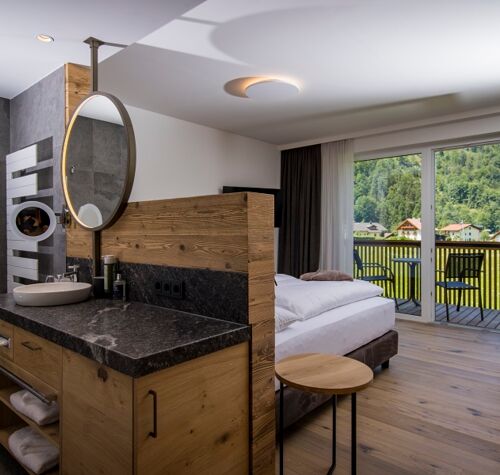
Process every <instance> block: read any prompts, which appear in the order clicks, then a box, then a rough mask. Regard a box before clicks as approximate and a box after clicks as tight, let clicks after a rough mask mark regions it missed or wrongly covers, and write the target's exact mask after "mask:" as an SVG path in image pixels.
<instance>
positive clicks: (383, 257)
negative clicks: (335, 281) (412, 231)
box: [354, 238, 500, 310]
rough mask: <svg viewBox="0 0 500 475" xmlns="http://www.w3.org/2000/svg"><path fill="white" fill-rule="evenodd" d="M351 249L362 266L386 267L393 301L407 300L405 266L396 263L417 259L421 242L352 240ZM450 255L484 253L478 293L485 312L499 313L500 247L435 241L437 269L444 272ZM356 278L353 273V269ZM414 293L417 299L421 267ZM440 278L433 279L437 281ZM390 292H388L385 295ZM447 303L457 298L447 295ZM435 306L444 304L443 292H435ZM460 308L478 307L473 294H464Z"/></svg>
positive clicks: (407, 274)
mask: <svg viewBox="0 0 500 475" xmlns="http://www.w3.org/2000/svg"><path fill="white" fill-rule="evenodd" d="M354 248H355V249H356V250H357V251H358V253H359V255H360V257H361V259H362V260H363V262H364V263H378V264H382V265H384V266H387V267H389V268H390V269H392V271H393V272H394V275H395V278H396V297H397V298H398V299H406V298H408V295H409V293H410V288H409V286H410V282H409V272H408V265H407V264H405V263H395V262H393V259H394V258H397V257H420V241H392V240H387V241H386V240H371V239H358V238H355V239H354ZM450 252H454V253H461V254H472V253H478V252H480V253H483V254H484V260H483V267H482V270H483V272H482V278H481V291H482V296H483V306H484V308H490V309H495V310H499V309H500V243H498V242H490V241H478V242H457V241H436V269H440V270H444V268H445V266H446V260H447V258H448V254H449V253H450ZM354 275H356V269H354ZM415 277H416V282H415V290H416V296H417V298H418V299H420V298H421V285H420V284H421V279H422V275H421V266H417V268H416V275H415ZM441 277H442V276H439V275H438V276H436V280H439V279H440V278H441ZM390 290H391V289H388V295H389V296H392V294H391V293H390ZM448 297H449V302H450V303H452V304H456V298H457V295H455V292H449V296H448ZM436 303H444V291H443V289H441V288H437V289H436ZM462 305H464V306H469V307H478V306H479V301H478V295H477V292H476V291H469V292H463V296H462Z"/></svg>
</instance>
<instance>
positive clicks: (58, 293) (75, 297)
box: [13, 282, 92, 307]
mask: <svg viewBox="0 0 500 475" xmlns="http://www.w3.org/2000/svg"><path fill="white" fill-rule="evenodd" d="M91 289H92V286H91V285H90V284H87V283H85V282H51V283H47V284H30V285H23V286H21V287H16V288H15V289H14V290H13V294H14V300H15V302H16V303H17V304H18V305H22V306H24V307H52V306H54V305H69V304H72V303H78V302H83V301H84V300H87V299H88V298H89V296H90V291H91Z"/></svg>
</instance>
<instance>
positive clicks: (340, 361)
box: [275, 353, 373, 475]
mask: <svg viewBox="0 0 500 475" xmlns="http://www.w3.org/2000/svg"><path fill="white" fill-rule="evenodd" d="M275 371H276V377H277V378H278V380H279V382H280V434H279V445H280V461H279V463H280V475H283V471H284V456H283V445H284V444H283V438H284V417H283V415H284V389H285V385H286V386H287V387H292V388H296V389H299V390H302V391H306V392H312V393H322V394H330V395H331V396H332V410H333V416H332V465H331V467H330V469H329V470H328V475H331V474H332V473H333V472H334V470H335V465H336V455H337V454H336V445H337V396H338V395H342V394H350V395H351V473H352V474H355V473H356V450H357V442H356V393H357V392H358V391H361V390H362V389H365V388H366V387H367V386H368V385H369V384H370V383H371V382H372V381H373V371H372V370H371V369H370V368H369V367H368V366H366V365H365V364H364V363H361V362H359V361H356V360H353V359H351V358H347V357H345V356H337V355H327V354H323V353H304V354H299V355H293V356H290V357H288V358H285V359H283V360H281V361H280V362H278V363H277V364H276V368H275Z"/></svg>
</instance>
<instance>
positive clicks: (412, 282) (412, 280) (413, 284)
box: [409, 263, 420, 307]
mask: <svg viewBox="0 0 500 475" xmlns="http://www.w3.org/2000/svg"><path fill="white" fill-rule="evenodd" d="M416 267H417V264H414V263H410V298H409V300H411V301H412V302H413V303H414V304H415V305H416V306H417V307H420V302H419V301H418V300H417V296H416V287H417V279H416V278H415V269H416Z"/></svg>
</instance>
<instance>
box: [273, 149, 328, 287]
mask: <svg viewBox="0 0 500 475" xmlns="http://www.w3.org/2000/svg"><path fill="white" fill-rule="evenodd" d="M281 192H282V196H283V216H282V222H281V228H280V235H279V253H278V272H280V273H282V274H289V275H293V276H295V277H298V276H300V275H301V274H303V273H305V272H311V271H315V270H317V269H318V266H319V248H320V233H321V145H312V146H310V147H301V148H295V149H292V150H284V151H283V152H281Z"/></svg>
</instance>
